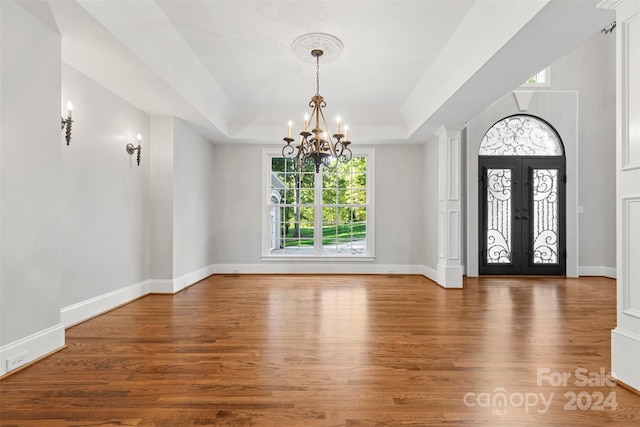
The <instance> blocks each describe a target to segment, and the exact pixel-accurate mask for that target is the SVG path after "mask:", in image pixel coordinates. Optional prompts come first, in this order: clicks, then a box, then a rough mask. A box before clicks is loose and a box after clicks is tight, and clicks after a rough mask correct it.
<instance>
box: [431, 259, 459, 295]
mask: <svg viewBox="0 0 640 427" xmlns="http://www.w3.org/2000/svg"><path fill="white" fill-rule="evenodd" d="M437 278H438V279H437V280H436V283H437V284H438V285H440V286H442V287H443V288H447V289H450V288H451V289H460V288H462V285H463V283H462V266H459V265H457V266H448V265H443V264H438V270H437Z"/></svg>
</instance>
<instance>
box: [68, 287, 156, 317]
mask: <svg viewBox="0 0 640 427" xmlns="http://www.w3.org/2000/svg"><path fill="white" fill-rule="evenodd" d="M149 289H150V283H149V280H145V281H144V282H139V283H135V284H133V285H131V286H126V287H124V288H121V289H117V290H115V291H113V292H108V293H106V294H103V295H99V296H97V297H94V298H91V299H88V300H85V301H81V302H79V303H77V304H73V305H70V306H68V307H63V308H62V309H60V318H61V320H62V324H63V325H64V326H65V328H68V327H69V326H71V325H75V324H76V323H80V322H83V321H85V320H87V319H90V318H92V317H95V316H97V315H99V314H102V313H104V312H106V311H109V310H112V309H114V308H115V307H118V306H120V305H122V304H126V303H128V302H129V301H133V300H134V299H137V298H140V297H143V296H145V295H147V294H148V293H149Z"/></svg>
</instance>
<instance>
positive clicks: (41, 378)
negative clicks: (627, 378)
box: [0, 275, 640, 427]
mask: <svg viewBox="0 0 640 427" xmlns="http://www.w3.org/2000/svg"><path fill="white" fill-rule="evenodd" d="M615 305H616V302H615V281H613V280H609V279H603V278H581V279H558V278H555V279H550V278H547V279H542V278H483V279H466V280H465V285H464V289H463V290H445V289H442V288H440V287H439V286H437V285H436V284H434V283H433V282H431V281H429V280H428V279H425V278H424V277H421V276H288V275H287V276H260V275H257V276H251V275H250V276H242V275H241V276H212V277H210V278H208V279H206V280H204V281H202V282H200V283H198V284H196V285H194V286H192V287H190V288H188V289H186V290H185V291H183V292H181V293H179V294H177V295H174V296H167V295H149V296H147V297H145V298H142V299H140V300H137V301H134V302H132V303H130V304H128V305H125V306H123V307H120V308H118V309H116V310H113V311H111V312H109V313H106V314H104V315H102V316H99V317H97V318H94V319H91V320H89V321H87V322H85V323H82V324H80V325H77V326H75V327H73V328H70V329H69V330H67V344H68V347H67V348H66V349H64V350H62V351H60V352H58V353H56V354H54V355H52V356H50V357H48V358H46V359H44V360H43V361H41V362H39V363H37V364H35V365H33V366H30V367H28V368H26V369H24V370H23V371H21V372H18V373H16V374H14V375H11V376H9V377H7V378H6V379H5V380H3V381H1V382H0V411H1V412H0V418H1V422H0V424H1V425H2V426H11V425H18V426H58V425H64V426H81V425H82V426H105V425H118V426H182V425H198V426H202V425H220V426H240V427H243V426H278V427H282V426H303V427H304V426H354V427H355V426H414V427H415V426H443V425H448V426H457V425H474V426H479V425H482V426H562V427H565V426H609V425H617V426H626V425H628V426H638V425H640V397H639V396H637V395H635V394H633V393H631V392H630V391H628V390H626V389H624V388H622V387H620V386H617V385H614V384H611V385H609V384H607V383H606V381H605V379H606V378H605V377H606V375H602V374H604V373H606V372H608V371H609V369H610V331H611V329H612V328H614V327H615V324H616V310H615ZM562 373H567V374H565V378H566V381H565V384H562V382H561V378H562ZM567 375H569V377H567ZM585 378H586V379H588V380H589V381H585ZM556 381H558V382H556ZM586 383H589V384H591V385H587V384H586ZM501 397H506V402H504V401H503V400H500V398H501ZM501 403H502V405H501ZM614 404H616V405H617V406H616V409H615V410H614V409H613V408H612V406H613V405H614Z"/></svg>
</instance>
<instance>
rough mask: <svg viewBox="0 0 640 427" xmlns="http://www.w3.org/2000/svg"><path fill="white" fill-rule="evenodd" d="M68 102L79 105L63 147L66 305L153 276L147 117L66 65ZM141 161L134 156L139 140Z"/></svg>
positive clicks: (64, 86)
mask: <svg viewBox="0 0 640 427" xmlns="http://www.w3.org/2000/svg"><path fill="white" fill-rule="evenodd" d="M62 94H63V97H62V100H63V102H64V103H66V100H67V99H71V100H72V102H73V103H74V112H73V116H74V120H75V121H74V123H73V134H72V141H71V144H70V146H68V147H67V146H66V145H65V146H64V147H62V156H61V163H62V171H63V173H62V176H63V180H62V201H61V205H62V221H61V234H62V245H61V249H62V305H63V306H65V307H66V306H70V305H72V304H76V303H79V302H81V301H84V300H87V299H90V298H93V297H96V296H98V295H102V294H106V293H108V292H112V291H115V290H117V289H120V288H123V287H125V286H129V285H132V284H135V283H138V282H142V281H144V280H147V279H148V278H149V225H148V224H149V221H148V216H149V203H148V192H149V140H150V138H149V116H148V115H147V114H145V113H144V112H142V111H140V110H139V109H137V108H135V107H133V106H132V105H131V104H129V103H127V102H125V101H124V100H122V99H121V98H119V97H118V96H116V95H114V94H113V93H111V92H109V91H107V90H106V89H105V88H104V87H102V86H100V85H98V84H97V83H95V82H94V81H93V80H91V79H89V78H88V77H86V76H85V75H84V74H81V73H80V72H78V71H77V70H75V69H73V68H71V67H70V66H68V65H63V67H62ZM138 132H139V133H140V134H141V135H142V137H143V139H142V141H141V145H142V161H141V163H140V166H139V167H138V166H137V164H136V158H135V157H136V155H135V154H134V155H129V154H128V153H127V152H126V150H125V146H126V144H127V143H128V142H131V143H134V145H138V143H137V141H136V135H137V134H138Z"/></svg>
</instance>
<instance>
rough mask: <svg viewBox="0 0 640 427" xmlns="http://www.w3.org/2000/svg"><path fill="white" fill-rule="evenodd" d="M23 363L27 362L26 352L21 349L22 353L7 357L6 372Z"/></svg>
mask: <svg viewBox="0 0 640 427" xmlns="http://www.w3.org/2000/svg"><path fill="white" fill-rule="evenodd" d="M25 363H27V352H26V351H23V352H22V353H20V354H18V355H16V356H13V357H10V358H8V359H7V372H9V371H13V370H14V369H16V368H19V367H20V366H22V365H24V364H25Z"/></svg>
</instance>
